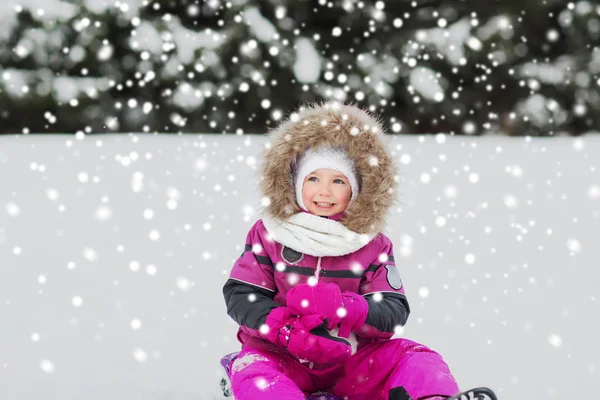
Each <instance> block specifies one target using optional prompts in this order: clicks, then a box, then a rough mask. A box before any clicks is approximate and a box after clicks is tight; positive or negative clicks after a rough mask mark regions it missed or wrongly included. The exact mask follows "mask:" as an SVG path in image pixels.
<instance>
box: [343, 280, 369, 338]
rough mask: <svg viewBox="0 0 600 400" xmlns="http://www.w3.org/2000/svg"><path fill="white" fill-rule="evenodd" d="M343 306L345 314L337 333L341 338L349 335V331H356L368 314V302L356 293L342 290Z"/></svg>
mask: <svg viewBox="0 0 600 400" xmlns="http://www.w3.org/2000/svg"><path fill="white" fill-rule="evenodd" d="M342 297H343V299H344V301H343V304H344V305H343V307H344V309H345V310H346V316H345V317H344V318H342V322H341V323H340V330H339V332H338V335H339V336H340V337H343V338H347V337H350V333H351V332H356V331H358V329H359V328H360V327H361V326H363V324H364V323H365V320H366V319H367V315H368V314H369V303H368V302H367V300H366V299H365V298H364V297H363V296H361V295H360V294H358V293H354V292H348V291H344V293H342Z"/></svg>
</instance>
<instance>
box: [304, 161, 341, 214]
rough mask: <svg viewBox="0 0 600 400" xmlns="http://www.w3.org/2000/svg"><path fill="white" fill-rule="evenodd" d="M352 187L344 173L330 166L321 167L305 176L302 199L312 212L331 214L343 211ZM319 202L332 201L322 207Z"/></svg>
mask: <svg viewBox="0 0 600 400" xmlns="http://www.w3.org/2000/svg"><path fill="white" fill-rule="evenodd" d="M351 197H352V188H351V187H350V182H348V178H346V176H345V175H344V174H342V173H341V172H339V171H336V170H333V169H329V168H319V169H318V170H316V171H313V172H312V173H310V174H308V175H307V176H306V178H304V184H303V186H302V201H304V205H305V206H306V208H307V209H308V211H309V212H310V213H311V214H315V215H325V216H330V215H334V214H339V213H341V212H343V211H344V210H345V209H346V207H348V203H350V198H351ZM317 203H330V204H333V205H332V206H330V207H321V206H320V205H318V204H317Z"/></svg>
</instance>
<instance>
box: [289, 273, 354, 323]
mask: <svg viewBox="0 0 600 400" xmlns="http://www.w3.org/2000/svg"><path fill="white" fill-rule="evenodd" d="M285 301H286V305H287V307H288V309H289V310H290V311H291V312H292V313H293V314H296V315H314V314H318V315H322V316H324V317H325V318H327V329H333V328H335V327H337V326H338V324H339V323H340V322H341V321H342V317H341V316H340V313H339V312H338V310H339V309H340V308H341V307H342V305H343V298H342V291H341V290H340V287H339V286H338V285H337V284H335V283H317V284H316V285H309V284H308V283H299V284H298V285H296V286H294V287H293V288H291V289H290V290H289V291H288V292H287V295H286V298H285ZM342 315H343V314H342Z"/></svg>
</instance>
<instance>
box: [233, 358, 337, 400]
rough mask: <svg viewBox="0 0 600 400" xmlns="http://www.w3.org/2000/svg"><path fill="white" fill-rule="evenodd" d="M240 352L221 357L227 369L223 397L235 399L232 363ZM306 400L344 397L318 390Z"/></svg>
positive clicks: (334, 399)
mask: <svg viewBox="0 0 600 400" xmlns="http://www.w3.org/2000/svg"><path fill="white" fill-rule="evenodd" d="M238 354H239V352H235V353H230V354H227V355H226V356H224V357H223V358H221V366H222V367H223V369H224V370H225V377H224V378H222V379H221V390H222V391H223V397H224V398H227V399H229V400H234V399H235V398H234V396H233V392H232V391H231V364H232V363H233V362H234V361H235V359H236V357H237V356H238ZM306 400H342V398H341V397H338V396H335V395H333V394H331V393H325V392H317V393H313V394H310V395H308V397H306Z"/></svg>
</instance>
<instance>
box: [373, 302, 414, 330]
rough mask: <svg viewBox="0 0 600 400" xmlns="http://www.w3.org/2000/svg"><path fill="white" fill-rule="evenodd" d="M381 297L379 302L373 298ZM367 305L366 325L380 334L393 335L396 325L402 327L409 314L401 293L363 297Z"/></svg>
mask: <svg viewBox="0 0 600 400" xmlns="http://www.w3.org/2000/svg"><path fill="white" fill-rule="evenodd" d="M376 295H377V297H379V296H382V299H381V300H380V301H376V300H375V298H374V297H375V296H376ZM365 299H367V302H368V303H369V313H368V314H367V319H366V321H365V323H366V324H368V325H371V326H372V327H374V328H376V329H377V330H379V331H380V332H388V333H394V328H395V327H396V326H397V325H400V326H404V325H405V324H406V321H407V320H408V315H409V314H410V307H409V305H408V300H407V299H406V296H405V295H403V294H401V293H387V292H385V293H384V292H381V293H372V294H368V295H366V296H365Z"/></svg>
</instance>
